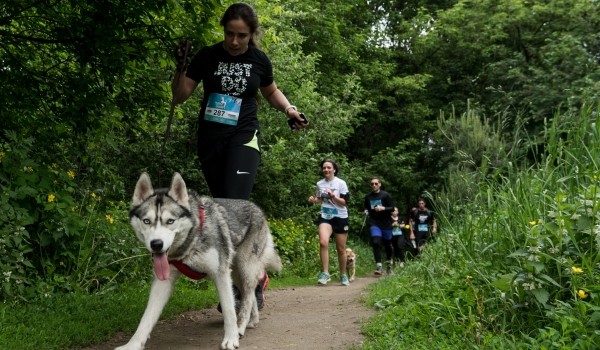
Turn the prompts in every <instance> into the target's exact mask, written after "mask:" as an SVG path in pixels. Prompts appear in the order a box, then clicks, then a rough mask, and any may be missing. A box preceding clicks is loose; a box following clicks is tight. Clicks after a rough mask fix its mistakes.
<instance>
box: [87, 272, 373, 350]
mask: <svg viewBox="0 0 600 350" xmlns="http://www.w3.org/2000/svg"><path fill="white" fill-rule="evenodd" d="M375 281H376V278H375V277H363V278H358V279H356V280H355V281H354V282H352V283H351V284H350V286H349V287H344V286H342V285H340V284H339V282H337V281H333V280H332V282H330V283H329V284H328V285H327V286H309V287H290V288H281V289H267V291H266V301H267V304H266V306H265V308H264V309H263V310H262V312H261V313H260V323H259V324H258V327H257V328H255V329H248V330H247V331H246V335H245V336H244V337H243V338H241V339H240V349H241V350H243V349H269V350H275V349H278V350H279V349H293V350H300V349H302V350H304V349H306V350H309V349H310V350H325V349H336V350H339V349H348V348H349V347H350V346H352V345H359V344H361V343H362V341H363V336H362V334H361V333H360V328H361V324H362V323H363V322H365V321H366V320H368V318H369V317H371V316H372V315H373V314H374V311H373V310H371V309H369V308H367V307H366V306H364V305H363V304H362V303H361V301H360V299H361V297H362V296H363V295H364V294H365V293H366V292H365V286H367V285H368V284H369V283H372V282H375ZM130 336H131V334H129V335H120V336H117V337H115V338H114V339H111V340H110V341H108V342H106V343H103V344H99V345H96V346H94V347H89V348H86V349H85V350H110V349H114V348H115V347H116V346H119V345H123V344H125V343H126V342H127V341H128V339H129V337H130ZM222 338H223V317H222V316H221V314H220V313H219V312H218V311H217V310H216V309H215V308H212V309H204V310H198V311H190V312H186V313H184V314H182V315H179V316H178V317H177V318H176V319H174V320H169V321H160V322H159V323H158V324H157V325H156V327H155V328H154V331H153V332H152V336H151V338H150V340H149V341H148V343H147V344H146V349H147V350H167V349H172V350H192V349H194V350H199V349H213V350H214V349H219V346H220V344H221V341H222Z"/></svg>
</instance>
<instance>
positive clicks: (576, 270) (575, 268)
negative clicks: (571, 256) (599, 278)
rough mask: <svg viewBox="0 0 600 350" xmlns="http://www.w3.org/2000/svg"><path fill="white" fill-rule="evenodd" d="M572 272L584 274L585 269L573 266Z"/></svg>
mask: <svg viewBox="0 0 600 350" xmlns="http://www.w3.org/2000/svg"><path fill="white" fill-rule="evenodd" d="M571 271H573V273H582V272H583V269H582V268H580V267H577V266H573V267H571Z"/></svg>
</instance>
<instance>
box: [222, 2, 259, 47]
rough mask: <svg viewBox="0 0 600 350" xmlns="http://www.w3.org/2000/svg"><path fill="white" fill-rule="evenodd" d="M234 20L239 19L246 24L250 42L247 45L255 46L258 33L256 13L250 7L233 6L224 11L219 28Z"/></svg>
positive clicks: (244, 5)
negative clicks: (248, 29)
mask: <svg viewBox="0 0 600 350" xmlns="http://www.w3.org/2000/svg"><path fill="white" fill-rule="evenodd" d="M234 19H241V20H242V21H244V23H246V25H247V26H248V27H249V28H250V42H249V43H248V45H251V46H255V47H256V46H257V45H256V40H255V37H256V35H257V33H258V27H259V24H258V15H257V14H256V11H255V10H254V9H253V8H252V6H250V5H248V4H246V3H243V2H240V3H237V4H233V5H231V6H229V7H228V8H227V10H225V13H224V14H223V18H221V22H219V23H220V24H221V26H222V27H223V28H224V27H225V25H226V24H227V23H228V22H229V21H231V20H234Z"/></svg>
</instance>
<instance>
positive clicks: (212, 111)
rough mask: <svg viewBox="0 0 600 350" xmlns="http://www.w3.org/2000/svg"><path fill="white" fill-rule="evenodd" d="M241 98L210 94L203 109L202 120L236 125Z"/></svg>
mask: <svg viewBox="0 0 600 350" xmlns="http://www.w3.org/2000/svg"><path fill="white" fill-rule="evenodd" d="M241 106H242V99H241V98H239V97H234V96H229V95H223V94H210V95H209V96H208V102H207V104H206V110H205V111H204V120H208V121H211V122H215V123H221V124H227V125H234V126H235V125H237V123H238V119H239V117H240V108H241Z"/></svg>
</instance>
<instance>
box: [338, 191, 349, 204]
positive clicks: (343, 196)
mask: <svg viewBox="0 0 600 350" xmlns="http://www.w3.org/2000/svg"><path fill="white" fill-rule="evenodd" d="M340 198H344V200H345V201H346V206H348V203H349V202H350V192H348V193H344V194H341V193H340Z"/></svg>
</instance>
